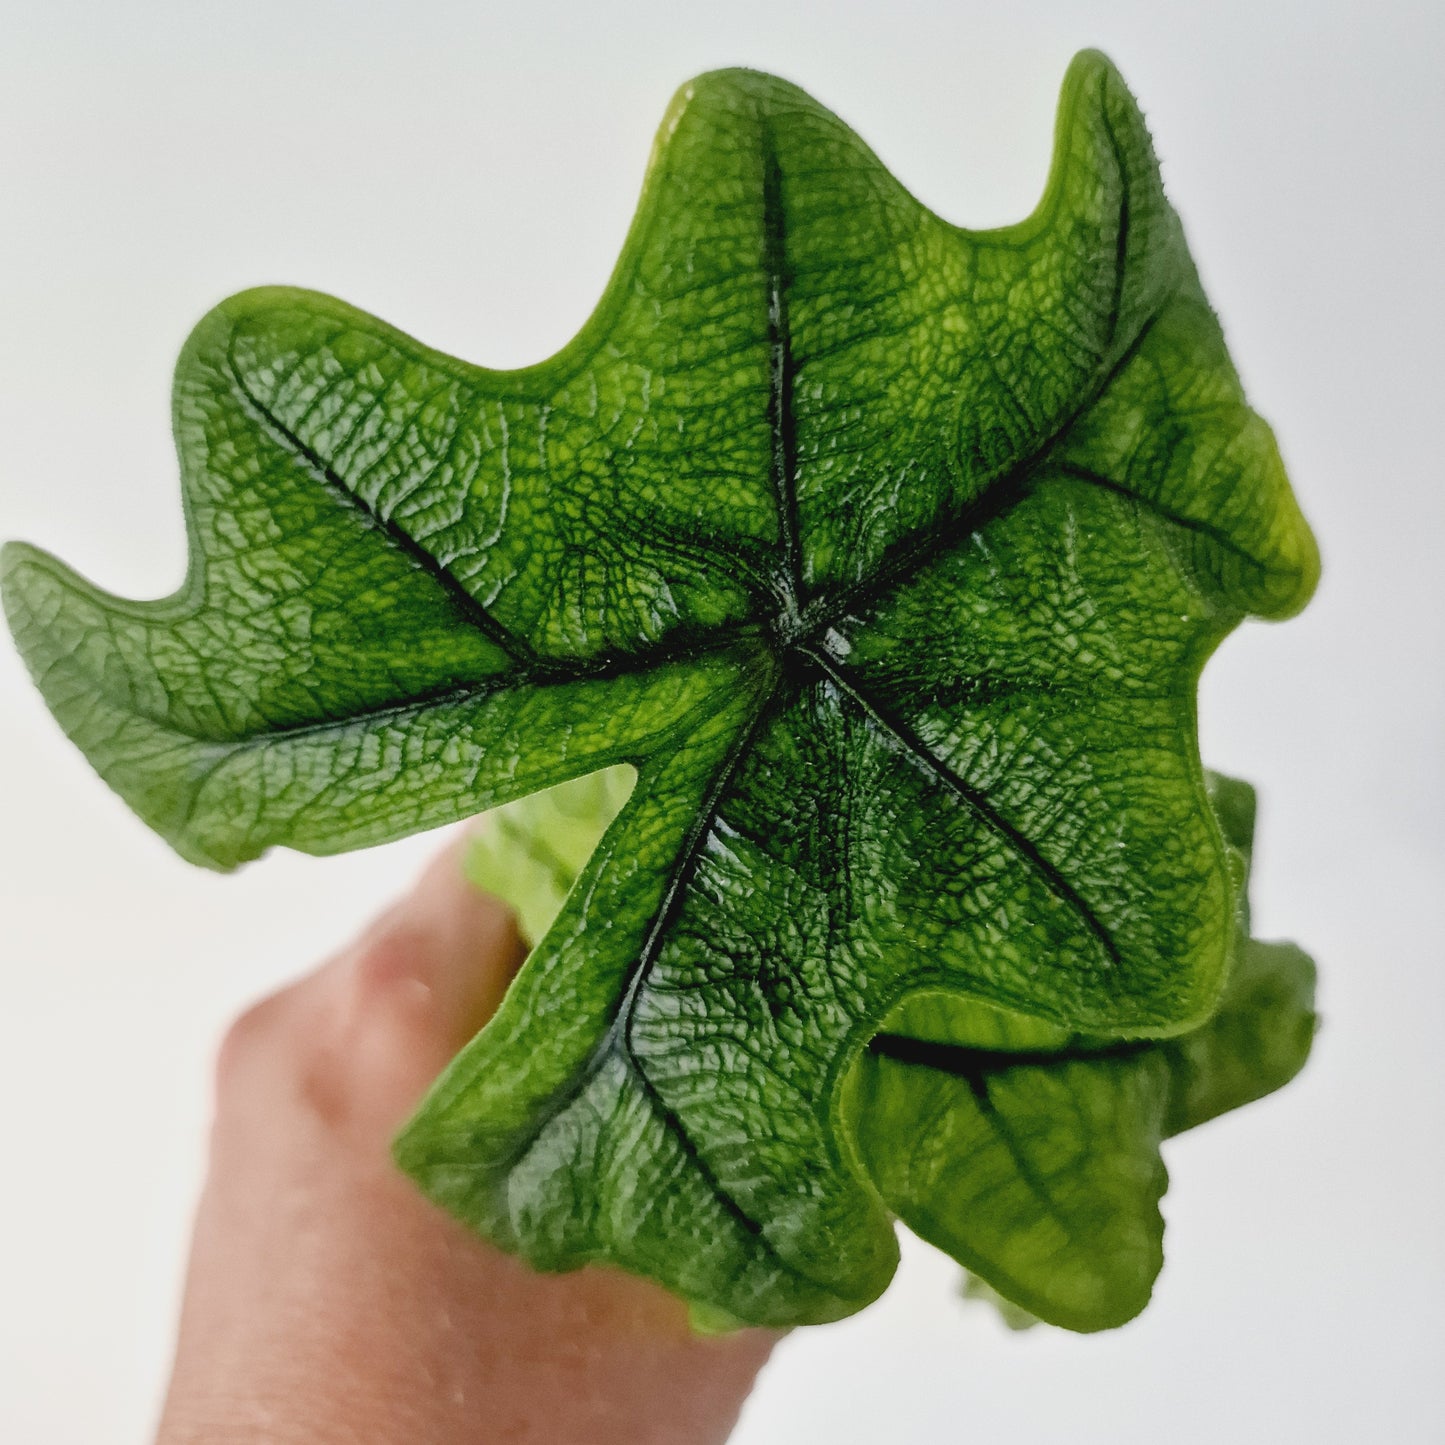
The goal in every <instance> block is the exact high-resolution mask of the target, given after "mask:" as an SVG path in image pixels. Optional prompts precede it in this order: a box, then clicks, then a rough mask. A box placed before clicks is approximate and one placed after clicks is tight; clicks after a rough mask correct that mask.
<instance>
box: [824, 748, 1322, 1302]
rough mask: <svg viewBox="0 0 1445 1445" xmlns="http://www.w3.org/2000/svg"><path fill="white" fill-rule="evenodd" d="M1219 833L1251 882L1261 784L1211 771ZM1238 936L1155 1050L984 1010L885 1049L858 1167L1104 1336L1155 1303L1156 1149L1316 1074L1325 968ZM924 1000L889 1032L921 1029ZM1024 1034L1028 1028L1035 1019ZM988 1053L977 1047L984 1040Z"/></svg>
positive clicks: (853, 1089) (864, 1068) (977, 1255)
mask: <svg viewBox="0 0 1445 1445" xmlns="http://www.w3.org/2000/svg"><path fill="white" fill-rule="evenodd" d="M1209 791H1210V796H1211V801H1212V803H1213V804H1214V807H1215V809H1216V812H1217V814H1218V816H1219V820H1220V826H1221V831H1222V832H1223V834H1224V836H1225V839H1226V841H1227V842H1228V843H1229V844H1230V846H1231V848H1233V849H1234V850H1235V851H1236V856H1237V859H1238V867H1239V871H1240V873H1241V874H1242V875H1246V876H1247V872H1248V856H1249V851H1250V849H1251V847H1252V842H1253V827H1254V790H1253V789H1252V788H1250V787H1249V786H1248V784H1245V783H1240V782H1237V781H1235V780H1233V779H1229V778H1222V777H1219V776H1217V775H1211V777H1210V779H1209ZM1247 926H1248V910H1247V901H1245V900H1244V896H1243V890H1241V908H1240V939H1239V943H1238V947H1237V950H1236V956H1235V960H1234V964H1233V971H1232V974H1231V977H1230V981H1229V984H1228V986H1227V988H1226V990H1225V993H1224V996H1223V998H1222V1000H1221V1003H1220V1007H1219V1010H1218V1012H1217V1013H1216V1014H1215V1015H1214V1017H1213V1018H1212V1019H1210V1021H1209V1022H1208V1023H1206V1024H1204V1025H1203V1026H1202V1027H1200V1028H1198V1029H1196V1030H1194V1031H1192V1032H1190V1033H1188V1034H1185V1035H1182V1036H1180V1037H1177V1038H1174V1039H1170V1040H1164V1041H1160V1042H1156V1043H1144V1044H1125V1045H1119V1044H1109V1043H1107V1042H1101V1041H1095V1040H1089V1039H1087V1038H1074V1039H1071V1040H1070V1039H1061V1038H1058V1037H1049V1038H1044V1037H1035V1036H1032V1035H1029V1036H1027V1037H1026V1043H1027V1050H1025V1049H1022V1048H1020V1042H1021V1038H1020V1037H1018V1036H1016V1034H1017V1031H1016V1030H1012V1029H1011V1027H1010V1021H1009V1020H1007V1019H1001V1020H998V1021H997V1022H996V1023H995V1024H994V1025H993V1028H992V1035H991V1036H990V1034H989V1032H988V1030H987V1029H985V1028H984V1026H983V1023H982V1018H983V1014H982V1012H981V1011H980V1012H979V1013H975V1014H974V1015H972V1016H970V1017H969V1018H967V1019H966V1020H964V1021H963V1027H965V1028H966V1029H967V1030H968V1037H969V1038H970V1041H971V1042H970V1046H968V1047H960V1046H958V1045H957V1044H953V1043H947V1042H942V1043H940V1042H936V1041H932V1040H937V1039H940V1038H943V1039H946V1038H948V1037H950V1035H952V1036H956V1037H957V1036H962V1034H961V1032H960V1021H959V1020H956V1019H950V1018H934V1019H933V1020H931V1021H930V1022H931V1024H932V1033H931V1036H930V1039H920V1038H918V1037H916V1036H910V1035H906V1034H898V1033H889V1034H884V1035H881V1036H880V1037H879V1038H877V1039H875V1040H874V1042H873V1044H872V1046H871V1047H870V1049H869V1051H868V1052H867V1053H866V1054H865V1055H864V1056H863V1057H862V1058H861V1059H860V1060H859V1063H858V1065H857V1068H856V1070H855V1073H854V1075H853V1077H852V1079H851V1080H850V1091H849V1096H848V1107H849V1109H850V1112H851V1115H852V1118H853V1119H854V1121H855V1137H856V1141H857V1147H858V1150H859V1155H860V1158H861V1160H862V1163H863V1167H864V1168H865V1169H866V1170H867V1171H868V1173H869V1175H870V1176H871V1177H872V1179H873V1181H874V1183H875V1185H876V1186H877V1188H878V1190H879V1193H880V1194H881V1195H882V1196H883V1198H884V1201H885V1202H886V1203H887V1204H888V1206H889V1208H890V1209H892V1210H893V1211H894V1212H896V1213H897V1214H898V1216H899V1217H900V1218H901V1219H902V1220H903V1221H904V1223H906V1224H907V1225H908V1226H909V1227H910V1228H911V1229H913V1230H914V1231H915V1232H916V1233H917V1234H919V1235H921V1236H922V1237H923V1238H925V1239H927V1240H929V1241H930V1242H931V1243H933V1244H935V1245H937V1246H938V1247H939V1248H941V1249H943V1250H944V1251H945V1252H947V1253H948V1254H950V1255H951V1256H952V1257H953V1258H955V1259H957V1260H958V1261H960V1262H961V1263H962V1264H964V1265H965V1266H966V1267H967V1268H968V1270H969V1271H971V1272H972V1273H973V1274H974V1275H976V1276H978V1277H979V1278H980V1279H982V1280H983V1281H984V1282H985V1283H986V1285H987V1286H989V1287H990V1288H992V1289H993V1290H995V1291H997V1292H998V1294H1000V1295H1001V1296H1003V1297H1004V1298H1005V1299H1006V1300H1008V1301H1010V1302H1011V1303H1012V1304H1013V1305H1014V1306H1017V1307H1021V1308H1022V1309H1024V1310H1026V1311H1028V1312H1029V1313H1031V1314H1033V1315H1036V1316H1037V1317H1038V1318H1040V1319H1043V1320H1047V1321H1048V1322H1050V1323H1052V1324H1057V1325H1062V1326H1064V1327H1065V1328H1068V1329H1074V1330H1082V1331H1090V1330H1100V1329H1108V1328H1112V1327H1114V1326H1117V1325H1120V1324H1123V1323H1125V1322H1126V1321H1127V1320H1129V1319H1132V1318H1133V1317H1134V1316H1135V1315H1136V1314H1138V1313H1139V1311H1140V1310H1141V1309H1143V1307H1144V1306H1145V1304H1147V1303H1148V1300H1149V1295H1150V1292H1151V1291H1152V1288H1153V1284H1154V1279H1155V1277H1156V1276H1157V1274H1158V1272H1159V1269H1160V1266H1161V1265H1162V1263H1163V1233H1164V1222H1163V1219H1162V1217H1161V1215H1160V1213H1159V1208H1158V1205H1159V1199H1160V1197H1161V1196H1162V1195H1163V1192H1164V1189H1165V1185H1166V1182H1167V1175H1166V1173H1165V1169H1164V1165H1163V1162H1162V1160H1161V1159H1160V1157H1159V1145H1160V1143H1161V1141H1162V1140H1163V1139H1165V1138H1168V1137H1169V1136H1171V1135H1174V1134H1178V1133H1181V1132H1183V1131H1184V1130H1185V1129H1189V1128H1192V1127H1194V1126H1195V1125H1196V1124H1200V1123H1203V1122H1205V1121H1206V1120H1208V1119H1211V1118H1214V1117H1215V1116H1216V1115H1218V1114H1222V1113H1225V1112H1227V1111H1228V1110H1230V1109H1234V1108H1238V1107H1239V1106H1240V1105H1242V1104H1246V1103H1249V1102H1250V1101H1251V1100H1253V1099H1257V1098H1260V1097H1262V1096H1263V1095H1265V1094H1267V1093H1270V1092H1272V1091H1273V1090H1275V1089H1277V1088H1279V1087H1281V1086H1282V1085H1283V1084H1285V1083H1287V1082H1288V1081H1289V1080H1290V1079H1291V1078H1292V1077H1293V1076H1294V1075H1295V1074H1296V1073H1297V1072H1298V1071H1299V1070H1300V1068H1301V1067H1302V1066H1303V1064H1304V1062H1305V1059H1306V1057H1307V1056H1308V1054H1309V1049H1310V1044H1311V1040H1312V1038H1313V1035H1314V1028H1315V1015H1314V1012H1313V1001H1314V966H1313V964H1312V963H1311V961H1310V960H1309V958H1308V957H1307V956H1306V955H1305V954H1304V953H1302V952H1301V951H1300V950H1299V949H1297V948H1295V947H1293V946H1292V945H1290V944H1272V943H1261V942H1259V941H1258V940H1255V939H1251V938H1249V937H1248V936H1247V932H1246V929H1247ZM926 1008H927V1000H914V1001H910V1002H908V1003H906V1004H905V1005H904V1006H902V1007H900V1008H899V1009H898V1010H897V1011H896V1012H895V1014H894V1016H893V1018H891V1019H890V1020H889V1026H890V1027H903V1028H911V1029H913V1030H914V1033H915V1035H916V1031H917V1026H918V1025H919V1024H920V1023H921V1022H924V1021H925V1020H924V1019H923V1018H921V1017H920V1015H923V1014H925V1011H926ZM1024 1022H1025V1023H1026V1024H1027V1023H1028V1022H1029V1021H1024ZM980 1040H981V1041H982V1042H984V1043H985V1044H986V1045H987V1046H985V1047H980V1046H978V1042H977V1041H980Z"/></svg>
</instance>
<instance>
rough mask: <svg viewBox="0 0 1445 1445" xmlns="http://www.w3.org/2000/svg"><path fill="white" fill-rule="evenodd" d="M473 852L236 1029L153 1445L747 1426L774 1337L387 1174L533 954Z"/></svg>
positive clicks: (435, 871)
mask: <svg viewBox="0 0 1445 1445" xmlns="http://www.w3.org/2000/svg"><path fill="white" fill-rule="evenodd" d="M462 847H463V844H462V843H461V842H460V841H459V842H457V843H454V844H453V845H452V847H450V848H449V849H448V850H447V851H446V852H444V853H443V854H442V855H441V856H440V857H439V858H438V859H436V860H435V862H433V864H432V866H431V867H430V868H429V869H428V870H427V872H426V873H425V874H424V875H423V877H422V878H421V880H420V882H419V883H418V884H417V886H416V887H415V888H414V889H413V891H412V892H411V894H410V895H409V896H408V897H407V898H405V899H404V900H403V901H402V902H401V903H399V904H398V905H396V906H395V907H394V908H392V909H391V910H390V911H389V912H388V913H386V914H385V915H384V916H383V917H382V918H381V919H379V920H378V921H377V922H376V923H375V924H373V925H372V927H371V928H370V929H369V930H368V931H367V932H366V933H365V934H364V935H363V936H362V937H361V938H360V939H359V940H358V941H357V942H355V943H354V944H352V945H351V946H350V947H349V948H347V949H346V950H345V951H344V952H342V953H341V954H339V955H338V956H337V957H335V958H333V959H332V960H331V961H330V962H328V963H326V964H325V965H323V966H322V967H321V968H320V969H318V970H317V971H316V972H315V973H313V974H311V975H309V976H308V977H306V978H304V979H303V980H301V981H300V982H299V983H296V984H293V985H292V986H291V987H289V988H286V989H283V990H282V991H281V992H280V993H277V994H275V995H273V996H272V997H270V998H268V999H266V1000H265V1001H263V1002H262V1003H260V1004H258V1005H257V1006H256V1007H255V1008H253V1009H251V1010H250V1011H249V1012H248V1013H246V1014H245V1015H243V1016H242V1017H241V1018H240V1019H239V1020H238V1021H237V1022H236V1023H235V1024H234V1025H233V1026H232V1028H231V1030H230V1032H229V1033H228V1035H227V1037H226V1040H225V1042H224V1044H223V1046H222V1048H221V1054H220V1058H219V1061H218V1064H217V1080H216V1108H215V1120H214V1124H213V1127H212V1136H211V1158H210V1169H209V1176H208V1178H207V1181H206V1185H205V1189H204V1191H203V1193H202V1196H201V1201H200V1206H199V1210H198V1214H197V1218H196V1226H195V1234H194V1238H193V1241H192V1247H191V1259H190V1265H189V1271H188V1274H187V1280H186V1291H185V1301H184V1306H183V1309H182V1315H181V1325H180V1336H179V1341H178V1345H177V1350H176V1360H175V1367H174V1373H173V1375H172V1378H171V1385H170V1391H169V1394H168V1397H167V1400H166V1405H165V1410H164V1414H163V1418H162V1421H161V1425H160V1433H159V1436H158V1437H157V1445H193V1442H201V1441H204V1442H206V1445H253V1442H256V1445H259V1442H262V1441H264V1442H266V1445H333V1442H335V1445H340V1442H347V1445H356V1442H366V1445H373V1442H375V1445H391V1442H397V1445H403V1442H404V1445H462V1442H466V1445H476V1442H493V1441H507V1442H517V1445H521V1442H538V1445H542V1442H545V1445H573V1442H576V1445H581V1442H586V1445H610V1442H624V1441H625V1442H627V1445H664V1442H666V1445H673V1442H677V1445H682V1442H686V1445H709V1442H717V1441H722V1440H725V1439H726V1437H727V1435H728V1433H729V1432H730V1430H731V1428H732V1426H733V1424H734V1422H735V1421H736V1418H737V1413H738V1410H739V1409H740V1407H741V1405H742V1402H743V1400H744V1399H745V1398H746V1396H747V1393H748V1391H749V1389H750V1388H751V1386H752V1383H753V1379H754V1377H755V1375H756V1373H757V1371H758V1369H759V1368H760V1367H761V1366H762V1364H763V1362H764V1361H765V1360H766V1359H767V1356H768V1353H769V1351H770V1350H771V1348H772V1346H773V1344H774V1342H775V1341H776V1339H777V1338H778V1336H777V1335H776V1334H775V1333H773V1332H770V1331H764V1330H744V1331H741V1332H740V1333H738V1334H735V1335H732V1336H728V1337H722V1338H710V1339H709V1338H700V1337H697V1336H695V1335H693V1334H692V1332H691V1330H690V1329H689V1326H688V1323H687V1314H686V1309H685V1307H684V1306H683V1305H682V1304H681V1303H680V1302H679V1301H678V1300H676V1299H674V1298H673V1297H672V1296H670V1295H668V1294H667V1293H665V1292H664V1291H663V1290H662V1289H660V1288H658V1287H656V1286H654V1285H651V1284H649V1283H647V1282H646V1281H644V1280H640V1279H635V1278H633V1277H631V1276H629V1275H625V1274H623V1273H621V1272H619V1271H616V1270H610V1269H605V1268H601V1267H592V1268H588V1269H584V1270H580V1271H578V1272H576V1273H574V1274H568V1275H539V1274H535V1273H533V1272H532V1271H531V1270H529V1269H528V1268H527V1267H526V1266H525V1265H524V1264H522V1263H521V1262H520V1261H519V1260H516V1259H514V1258H512V1257H511V1256H509V1255H506V1254H504V1253H502V1252H501V1251H500V1250H498V1249H496V1248H495V1247H493V1246H492V1245H490V1244H488V1243H486V1242H485V1241H483V1240H481V1239H479V1238H477V1237H476V1236H474V1235H473V1234H471V1233H470V1232H468V1231H467V1230H466V1229H464V1228H463V1227H462V1226H461V1225H460V1224H458V1223H457V1222H455V1221H454V1220H452V1219H451V1218H450V1217H448V1216H447V1215H445V1214H444V1213H442V1212H441V1211H440V1210H439V1209H437V1208H436V1207H435V1206H434V1205H432V1204H431V1203H430V1202H429V1201H427V1200H426V1199H425V1198H424V1197H423V1196H422V1195H421V1194H420V1193H419V1192H418V1191H417V1190H416V1188H415V1186H414V1185H413V1184H412V1183H411V1181H410V1180H408V1179H407V1178H405V1177H404V1176H403V1175H402V1174H401V1173H400V1172H399V1171H398V1170H397V1169H396V1167H395V1165H394V1164H393V1163H392V1160H391V1156H390V1152H389V1151H390V1141H391V1138H392V1136H393V1134H394V1133H395V1132H396V1130H397V1129H398V1127H399V1126H400V1125H401V1124H402V1122H403V1121H404V1120H405V1119H406V1117H407V1116H408V1115H409V1114H410V1113H411V1111H412V1110H413V1109H414V1107H415V1106H416V1104H417V1103H418V1102H419V1101H420V1099H421V1096H422V1094H423V1092H424V1091H425V1090H426V1088H427V1086H428V1085H429V1084H430V1083H431V1082H432V1080H433V1079H434V1078H435V1077H436V1075H437V1074H438V1073H439V1072H440V1071H441V1069H442V1068H443V1067H444V1066H445V1065H446V1064H447V1063H448V1061H449V1060H450V1059H451V1058H452V1056H453V1055H454V1054H455V1053H456V1052H457V1050H458V1049H459V1048H460V1047H461V1046H462V1044H463V1043H465V1042H466V1040H467V1039H468V1038H470V1037H471V1035H472V1034H473V1033H475V1032H476V1030H477V1029H478V1028H479V1027H480V1026H481V1025H482V1024H483V1023H484V1022H485V1021H486V1019H488V1018H489V1017H490V1016H491V1014H492V1012H493V1011H494V1010H495V1009H496V1007H497V1005H498V1003H499V1002H500V1001H501V997H502V994H503V992H504V991H505V989H506V986H507V983H508V981H509V980H510V979H511V977H512V975H513V974H514V973H515V971H516V969H517V968H518V966H519V965H520V963H521V961H522V958H523V955H524V948H523V945H522V943H521V940H520V939H519V938H518V936H517V933H516V929H515V926H514V924H513V921H512V917H511V914H510V913H509V912H508V910H507V909H506V908H505V907H504V905H502V904H501V903H500V902H498V901H497V900H496V899H494V898H490V897H488V896H487V895H486V894H483V893H481V892H480V891H479V890H477V889H476V888H474V887H472V885H470V884H469V883H468V882H467V881H466V880H465V878H464V877H463V875H462V871H461V856H462Z"/></svg>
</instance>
